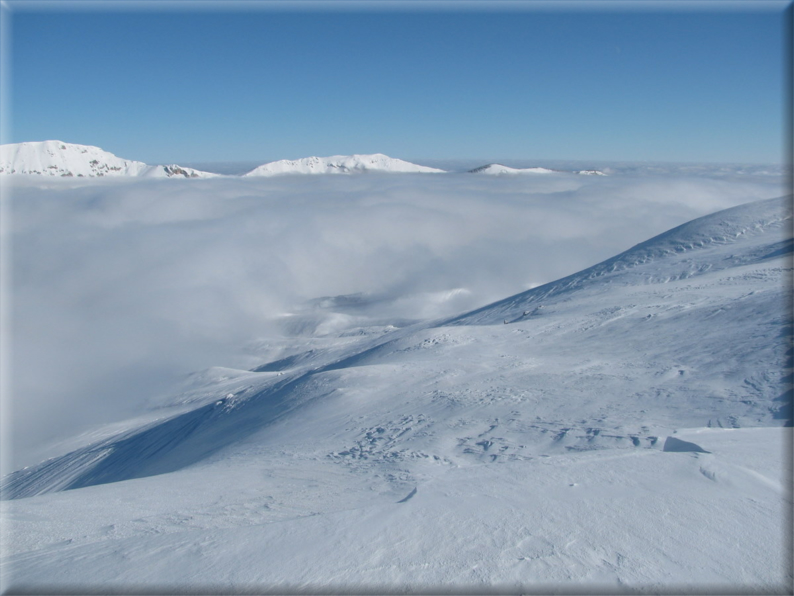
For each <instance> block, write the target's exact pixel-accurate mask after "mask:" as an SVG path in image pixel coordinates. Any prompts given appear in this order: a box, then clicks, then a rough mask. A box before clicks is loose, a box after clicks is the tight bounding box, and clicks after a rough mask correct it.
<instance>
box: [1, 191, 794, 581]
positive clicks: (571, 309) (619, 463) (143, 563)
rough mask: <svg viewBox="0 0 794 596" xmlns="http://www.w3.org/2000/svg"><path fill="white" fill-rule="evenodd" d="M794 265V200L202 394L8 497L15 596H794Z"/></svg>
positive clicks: (755, 207)
mask: <svg viewBox="0 0 794 596" xmlns="http://www.w3.org/2000/svg"><path fill="white" fill-rule="evenodd" d="M791 254H792V238H791V197H787V198H782V199H770V200H764V201H759V202H754V203H749V204H745V205H740V206H738V207H734V208H731V209H728V210H724V211H720V212H717V213H714V214H712V215H708V216H705V217H701V218H698V219H696V220H693V221H691V222H689V223H687V224H684V225H681V226H678V227H676V228H674V229H672V230H670V231H668V232H666V233H663V234H661V235H658V236H656V237H654V238H651V239H649V240H647V241H646V242H643V243H641V244H639V245H637V246H635V247H633V248H631V249H629V250H627V251H625V252H623V253H621V254H619V255H617V256H615V257H614V258H611V259H608V260H606V261H604V262H602V263H600V264H598V265H595V266H593V267H590V268H588V269H585V270H583V271H581V272H579V273H576V274H573V275H570V276H568V277H565V278H563V279H560V280H558V281H555V282H551V283H548V284H545V285H542V286H539V287H536V288H533V289H531V290H528V291H526V292H523V293H520V294H517V295H515V296H512V297H510V298H507V299H504V300H501V301H498V302H496V303H493V304H490V305H488V306H485V307H482V308H479V309H476V310H473V311H470V312H467V313H464V314H461V315H459V316H455V317H451V318H446V319H443V320H435V321H425V322H418V323H413V324H409V325H407V326H404V327H402V328H396V327H393V326H373V327H369V328H359V329H358V330H355V328H353V329H351V327H350V326H349V325H347V326H345V325H341V326H340V329H344V331H343V332H342V331H338V332H337V333H336V334H334V333H333V332H331V333H328V334H325V335H323V336H322V337H317V338H314V339H311V338H305V337H299V338H296V341H295V342H294V344H292V345H291V346H287V347H286V348H285V349H282V350H281V351H280V356H279V357H278V358H276V359H272V360H266V361H263V362H261V363H260V364H259V365H258V366H256V367H255V368H254V369H253V370H249V371H245V370H234V369H228V368H214V369H209V370H207V371H204V372H203V373H199V374H197V375H195V376H194V377H192V378H191V379H189V381H188V382H187V383H186V384H185V386H184V388H183V390H182V391H180V392H177V393H176V394H174V395H171V396H169V397H167V398H166V399H164V400H162V401H161V403H160V404H159V407H158V408H157V409H155V410H152V411H151V412H150V414H149V415H148V416H145V417H141V418H137V419H134V420H130V421H129V422H127V423H122V424H116V425H114V426H112V427H108V428H107V429H105V430H104V431H103V430H101V429H100V430H98V431H96V432H95V433H92V434H91V435H86V436H83V437H81V438H78V439H77V440H76V441H75V443H74V444H73V446H72V447H71V449H70V450H69V451H68V452H64V453H62V454H61V455H59V456H57V457H54V458H52V459H49V460H47V461H45V462H42V463H40V464H38V465H35V466H31V467H28V468H26V469H23V470H19V471H17V472H14V473H13V474H11V475H9V476H7V477H5V478H4V480H3V496H4V498H7V499H14V500H11V501H6V502H4V508H5V509H4V516H5V519H7V520H8V527H9V531H8V532H6V533H4V536H5V544H4V551H3V562H4V565H3V573H4V576H3V577H4V582H5V583H4V585H5V586H6V587H7V588H10V589H11V590H17V591H29V592H35V591H38V592H39V593H41V592H47V591H48V590H53V589H56V588H57V590H64V589H66V590H71V591H73V592H82V593H100V592H102V591H103V590H104V591H112V590H134V589H140V590H143V591H145V590H149V591H157V590H161V591H169V590H171V591H173V590H175V589H181V590H183V591H188V592H199V591H202V590H203V591H215V592H223V593H229V592H232V593H233V592H235V591H245V590H248V591H253V592H257V591H264V590H271V591H276V590H284V591H290V590H304V591H307V592H312V591H318V590H319V591H325V592H329V591H332V592H336V593H350V592H353V591H368V592H369V593H382V592H385V591H393V592H406V591H415V592H422V591H425V592H427V591H432V590H436V591H446V592H453V593H455V592H461V591H464V590H468V591H470V592H477V593H480V592H485V593H487V592H488V591H489V590H499V591H502V592H504V591H512V592H521V591H528V592H544V591H562V592H566V591H569V590H578V591H580V592H581V591H584V592H586V591H588V590H601V591H606V592H610V591H616V590H638V589H641V590H644V591H652V592H657V593H658V592H664V591H665V590H670V589H672V590H677V591H679V592H682V593H692V592H693V591H700V592H726V591H729V592H731V593H750V592H757V591H766V592H777V593H787V592H788V591H790V589H791V584H792V576H791V573H790V570H791V552H790V550H789V549H790V545H791V543H790V540H789V538H790V528H789V525H788V523H787V522H788V521H790V517H788V514H787V511H790V509H791V490H790V488H791V487H790V482H791V476H790V473H789V472H788V470H789V469H790V463H791V462H790V458H789V455H790V453H789V452H787V450H790V447H791V429H784V428H781V426H782V425H783V424H785V423H786V422H787V421H790V418H791V410H790V400H791V395H790V393H788V392H787V387H788V385H787V383H788V382H787V380H786V375H787V374H790V367H791V353H790V325H791V313H790V311H789V309H788V305H789V304H790V298H791V297H790V289H789V288H790V286H789V284H790V281H791ZM322 300H324V301H326V302H327V303H328V304H331V305H336V306H340V305H342V304H352V305H355V304H356V303H357V301H358V298H357V297H356V296H347V297H341V296H339V297H335V298H334V297H328V298H324V299H322ZM323 304H325V302H323ZM292 318H293V317H291V316H285V320H290V319H292ZM353 331H355V332H353ZM787 350H788V352H787Z"/></svg>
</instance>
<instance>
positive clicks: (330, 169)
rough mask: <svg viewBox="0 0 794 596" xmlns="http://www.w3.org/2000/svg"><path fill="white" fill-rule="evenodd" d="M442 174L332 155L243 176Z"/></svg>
mask: <svg viewBox="0 0 794 596" xmlns="http://www.w3.org/2000/svg"><path fill="white" fill-rule="evenodd" d="M443 171H444V170H439V169H436V168H429V167H427V166H419V165H416V164H413V163H410V162H407V161H403V160H402V159H396V158H393V157H389V156H388V155H383V154H382V153H375V154H373V155H333V156H331V157H304V158H303V159H297V160H289V159H282V160H280V161H274V162H271V163H266V164H264V165H261V166H259V167H258V168H255V169H253V170H251V171H250V172H248V173H247V174H244V175H245V176H276V175H279V174H351V173H355V172H424V173H440V172H443Z"/></svg>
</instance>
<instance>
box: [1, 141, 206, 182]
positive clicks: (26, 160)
mask: <svg viewBox="0 0 794 596" xmlns="http://www.w3.org/2000/svg"><path fill="white" fill-rule="evenodd" d="M0 174H27V175H36V176H60V177H64V178H69V177H78V178H96V177H100V176H143V177H147V178H179V177H182V178H212V177H215V176H217V174H211V173H209V172H202V171H200V170H194V169H193V168H185V167H181V166H178V165H167V166H160V165H157V166H150V165H147V164H145V163H143V162H141V161H133V160H129V159H122V158H121V157H117V156H116V155H113V154H112V153H109V152H108V151H104V150H102V149H100V148H99V147H93V146H90V145H75V144H72V143H64V142H62V141H40V142H32V143H12V144H8V145H0Z"/></svg>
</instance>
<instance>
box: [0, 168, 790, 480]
mask: <svg viewBox="0 0 794 596" xmlns="http://www.w3.org/2000/svg"><path fill="white" fill-rule="evenodd" d="M720 168H721V169H719V170H718V169H716V167H715V170H714V175H713V176H708V175H706V174H707V173H704V172H703V171H702V170H698V173H697V175H696V176H693V175H691V172H689V173H687V172H684V173H681V172H680V171H679V172H676V171H672V172H666V173H664V175H650V174H648V173H644V174H643V175H641V176H638V175H630V174H625V175H616V176H611V177H606V178H603V177H586V176H574V175H546V176H538V177H531V176H521V177H518V178H516V177H504V178H502V177H496V178H494V177H483V178H479V177H476V176H472V175H467V174H448V175H443V176H431V175H362V176H349V177H348V176H334V177H324V176H323V177H300V176H297V177H280V178H265V179H261V178H260V179H256V178H254V179H237V178H226V179H212V180H185V181H181V180H162V181H158V180H114V181H108V180H93V181H78V180H71V181H66V180H63V181H62V180H48V181H46V182H43V181H41V180H34V179H25V180H22V179H17V180H14V181H9V182H7V183H6V184H8V185H9V186H8V187H7V188H6V197H10V198H9V199H8V200H9V203H8V204H7V207H9V213H10V215H11V219H10V229H11V237H10V246H11V249H12V252H11V258H10V264H11V265H12V268H13V269H12V281H11V285H10V288H7V289H8V290H10V295H11V297H12V309H13V310H12V317H11V319H12V320H11V323H12V328H11V333H12V335H11V340H12V347H13V350H12V360H11V365H12V371H13V394H12V406H13V412H14V413H13V418H12V426H13V429H14V431H15V432H14V437H15V438H14V446H15V448H16V449H15V461H14V463H15V465H27V464H30V463H33V461H35V459H36V457H37V454H38V453H39V451H37V447H39V446H40V445H42V444H44V443H46V442H48V441H52V440H55V439H58V438H61V437H66V436H69V435H71V434H73V433H74V432H76V431H79V430H82V429H85V428H87V427H88V426H89V425H91V424H96V423H99V422H104V421H108V420H113V419H116V418H120V417H123V416H128V415H132V414H135V413H136V412H140V411H141V409H142V408H143V407H144V406H145V404H146V403H147V402H149V400H150V399H151V398H152V397H153V396H155V395H157V394H159V393H162V392H165V391H167V390H168V388H169V387H170V386H171V384H172V383H174V382H175V381H176V380H178V379H179V378H181V377H182V376H183V375H185V374H187V373H189V372H191V371H196V370H200V369H203V368H205V367H208V366H213V365H218V366H228V367H242V368H247V367H250V366H252V365H254V364H253V361H252V359H251V354H250V353H249V352H247V351H246V349H245V346H246V345H249V344H250V343H251V342H252V341H254V340H256V339H257V338H262V337H268V336H272V335H273V334H278V333H283V329H284V328H283V326H280V325H279V323H278V322H279V321H282V320H283V315H284V314H285V313H296V312H306V311H307V309H308V310H312V309H313V311H316V312H318V313H320V315H323V313H325V314H329V316H330V313H333V312H345V313H348V314H352V315H355V316H351V317H348V318H347V319H346V318H344V317H343V318H339V317H338V316H337V317H336V318H329V319H328V321H329V323H328V324H326V325H325V326H322V325H321V326H319V327H318V328H317V332H323V330H325V331H333V332H338V331H340V323H339V321H342V323H341V325H342V326H344V324H347V323H345V321H350V323H349V324H361V321H362V320H364V321H366V320H378V321H386V322H388V321H390V320H393V321H401V320H405V319H419V318H430V317H440V316H446V315H451V314H455V313H457V312H461V311H464V310H466V309H470V308H475V307H477V306H481V305H483V304H486V303H488V302H490V301H493V300H497V299H500V298H503V297H506V296H508V295H510V294H513V293H516V292H520V291H522V290H524V289H527V288H528V287H532V286H535V285H539V284H542V283H545V282H548V281H552V280H554V279H557V278H559V277H562V276H565V275H568V274H570V273H573V272H575V271H578V270H580V269H582V268H584V267H587V266H589V265H592V264H594V263H596V262H599V261H601V260H603V259H605V258H608V257H611V256H613V255H614V254H616V253H618V252H621V251H622V250H625V249H627V248H629V247H630V246H632V245H634V244H636V243H638V242H641V241H643V240H646V239H647V238H649V237H651V236H653V235H655V234H658V233H660V232H663V231H665V230H667V229H669V228H671V227H673V226H675V225H678V224H681V223H683V222H685V221H688V220H690V219H693V218H695V217H698V216H700V215H705V214H707V213H711V212H714V211H718V210H720V209H723V208H727V207H730V206H733V205H737V204H741V203H745V202H749V201H753V200H758V199H763V198H769V197H773V196H780V195H782V194H783V179H782V177H781V176H776V175H771V174H769V173H757V172H756V173H755V174H752V173H750V174H748V173H747V172H738V170H737V171H736V172H734V174H733V175H730V172H728V173H726V171H725V170H724V167H722V166H720ZM338 296H347V297H348V298H347V299H339V298H337V299H333V297H338ZM318 299H319V300H318ZM332 322H333V324H332Z"/></svg>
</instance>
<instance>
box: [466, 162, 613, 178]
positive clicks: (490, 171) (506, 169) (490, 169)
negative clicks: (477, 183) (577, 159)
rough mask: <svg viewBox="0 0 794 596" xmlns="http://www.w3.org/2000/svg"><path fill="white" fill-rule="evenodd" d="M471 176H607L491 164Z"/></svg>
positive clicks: (586, 171) (595, 171) (479, 168)
mask: <svg viewBox="0 0 794 596" xmlns="http://www.w3.org/2000/svg"><path fill="white" fill-rule="evenodd" d="M469 174H487V175H490V176H501V175H505V174H507V175H513V174H581V175H584V176H606V174H605V173H604V172H602V171H600V170H579V171H576V172H569V171H565V170H551V169H549V168H511V167H510V166H505V165H502V164H500V163H489V164H487V165H484V166H480V167H478V168H474V169H473V170H469Z"/></svg>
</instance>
